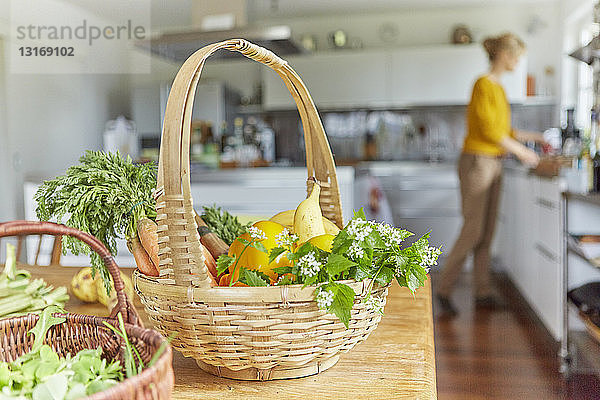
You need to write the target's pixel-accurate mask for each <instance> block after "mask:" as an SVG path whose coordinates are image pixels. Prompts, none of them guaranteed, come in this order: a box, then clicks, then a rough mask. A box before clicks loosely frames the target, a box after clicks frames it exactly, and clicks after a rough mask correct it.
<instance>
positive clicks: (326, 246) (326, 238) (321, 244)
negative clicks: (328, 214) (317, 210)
mask: <svg viewBox="0 0 600 400" xmlns="http://www.w3.org/2000/svg"><path fill="white" fill-rule="evenodd" d="M334 238H335V236H333V235H332V234H329V233H325V234H323V235H319V236H314V237H312V238H310V239H308V243H310V244H312V245H313V246H315V247H318V248H319V249H321V250H323V251H326V252H328V253H331V248H332V247H333V239H334Z"/></svg>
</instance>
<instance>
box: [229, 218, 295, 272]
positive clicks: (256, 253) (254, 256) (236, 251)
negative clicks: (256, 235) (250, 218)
mask: <svg viewBox="0 0 600 400" xmlns="http://www.w3.org/2000/svg"><path fill="white" fill-rule="evenodd" d="M252 226H253V227H255V228H257V229H259V230H261V231H262V232H263V233H264V234H265V236H266V238H265V239H261V240H258V242H260V243H262V245H263V246H265V248H266V249H267V251H271V249H273V248H274V247H276V246H277V243H276V237H277V235H279V234H280V233H281V232H282V231H283V230H284V229H285V227H284V226H283V225H281V224H278V223H277V222H273V221H258V222H255V223H254V224H253V225H252ZM239 238H241V239H245V240H247V241H251V240H253V239H252V237H251V236H250V234H249V233H244V234H242V235H240V236H239ZM244 247H245V245H244V244H243V243H241V242H240V241H239V240H237V239H236V240H235V241H234V242H233V243H232V244H231V246H230V247H229V252H228V255H229V256H230V257H233V256H234V255H235V256H236V257H237V258H238V259H239V260H238V267H240V266H241V267H244V268H247V269H250V270H255V271H256V270H257V271H260V272H262V273H264V274H265V275H267V276H268V277H269V278H270V279H271V280H276V279H277V273H276V272H274V271H273V268H277V267H279V266H283V263H285V261H284V260H287V257H278V259H276V260H274V261H273V262H272V263H270V264H269V254H268V253H264V252H262V251H260V250H258V249H255V248H254V247H248V248H247V249H246V250H245V251H244V254H242V255H241V256H240V254H241V253H242V251H243V250H244ZM287 262H288V263H289V260H288V261H287ZM285 265H291V264H285ZM232 268H233V267H230V272H232V271H231V269H232ZM234 279H237V271H236V273H235V274H234Z"/></svg>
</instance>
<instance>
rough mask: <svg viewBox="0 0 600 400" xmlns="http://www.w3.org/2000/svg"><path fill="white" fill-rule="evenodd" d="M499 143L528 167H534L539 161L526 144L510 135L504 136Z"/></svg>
mask: <svg viewBox="0 0 600 400" xmlns="http://www.w3.org/2000/svg"><path fill="white" fill-rule="evenodd" d="M500 145H501V146H502V147H503V148H504V149H505V150H506V151H508V152H509V153H512V154H514V155H515V156H516V157H517V158H518V159H519V160H520V161H521V162H522V163H523V164H525V165H527V166H529V167H532V168H533V167H536V166H537V165H538V163H539V162H540V158H539V157H538V155H537V154H536V152H535V151H533V150H530V149H529V148H527V147H526V146H523V145H522V144H521V143H519V142H517V141H516V140H515V139H513V138H511V137H508V136H507V137H505V138H504V139H502V141H501V142H500Z"/></svg>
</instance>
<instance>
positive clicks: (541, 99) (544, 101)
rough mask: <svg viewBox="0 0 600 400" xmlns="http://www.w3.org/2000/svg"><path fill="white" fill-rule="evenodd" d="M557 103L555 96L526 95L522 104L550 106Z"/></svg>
mask: <svg viewBox="0 0 600 400" xmlns="http://www.w3.org/2000/svg"><path fill="white" fill-rule="evenodd" d="M557 104H558V98H557V97H556V96H528V97H526V98H525V100H524V101H523V103H522V105H524V106H552V105H557Z"/></svg>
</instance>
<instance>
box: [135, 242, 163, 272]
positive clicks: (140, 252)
mask: <svg viewBox="0 0 600 400" xmlns="http://www.w3.org/2000/svg"><path fill="white" fill-rule="evenodd" d="M127 247H129V251H131V253H132V254H133V258H135V263H136V264H137V267H138V269H139V270H140V272H141V273H143V274H146V275H148V276H158V275H159V272H158V268H156V266H155V265H154V264H153V263H152V261H151V260H150V256H149V255H148V253H146V250H144V247H143V246H142V244H141V243H140V240H139V239H138V238H137V236H134V237H133V238H131V239H130V240H129V241H128V242H127Z"/></svg>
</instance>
